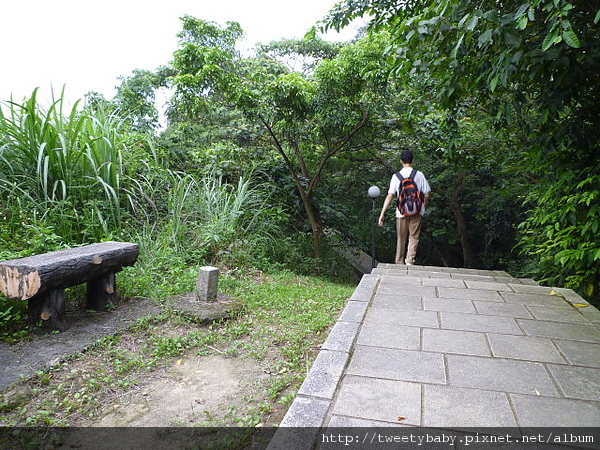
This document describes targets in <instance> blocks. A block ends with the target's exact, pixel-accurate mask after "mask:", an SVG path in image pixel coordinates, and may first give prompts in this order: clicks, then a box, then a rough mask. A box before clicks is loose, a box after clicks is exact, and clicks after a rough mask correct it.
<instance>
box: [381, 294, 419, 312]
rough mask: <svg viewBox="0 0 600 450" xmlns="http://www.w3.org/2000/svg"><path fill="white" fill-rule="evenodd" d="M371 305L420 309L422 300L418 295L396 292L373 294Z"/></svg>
mask: <svg viewBox="0 0 600 450" xmlns="http://www.w3.org/2000/svg"><path fill="white" fill-rule="evenodd" d="M373 305H374V306H377V307H378V308H387V309H413V310H418V311H420V310H422V309H423V301H422V300H421V297H419V296H413V295H402V296H400V295H397V294H375V297H374V298H373Z"/></svg>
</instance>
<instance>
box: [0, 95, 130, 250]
mask: <svg viewBox="0 0 600 450" xmlns="http://www.w3.org/2000/svg"><path fill="white" fill-rule="evenodd" d="M36 93H37V90H36V91H34V92H33V93H32V96H31V98H30V99H29V100H27V101H25V102H24V103H23V104H22V105H18V104H15V103H9V104H8V107H9V109H8V112H7V114H6V115H5V114H0V195H1V196H2V198H4V199H6V201H3V202H2V206H1V208H2V210H1V211H0V213H1V214H2V215H3V216H5V217H6V218H7V220H8V222H9V223H10V224H11V227H13V228H18V227H20V224H21V223H22V221H21V220H20V216H21V215H22V214H23V212H26V216H27V217H29V218H30V219H31V218H33V220H34V221H36V222H42V223H44V224H45V225H46V226H48V227H50V228H52V229H53V230H54V231H55V232H56V233H57V234H58V235H60V236H62V238H63V239H65V240H68V241H93V240H98V239H100V238H101V237H103V236H106V235H107V234H108V232H109V230H111V229H116V228H118V226H119V224H120V223H121V219H122V209H121V198H120V195H121V164H122V158H121V155H122V150H123V141H122V137H121V134H120V132H119V127H120V121H119V119H118V117H116V116H112V115H106V114H104V112H103V111H100V110H98V111H95V112H93V113H91V112H88V111H85V110H84V111H79V110H78V105H77V103H76V104H75V105H74V106H73V107H72V109H71V111H70V112H69V113H68V114H66V113H64V112H63V106H64V92H63V93H62V95H61V97H60V98H59V99H58V100H56V101H55V102H54V103H53V104H52V105H51V106H50V108H49V109H48V110H47V111H46V110H44V109H43V108H42V107H41V106H39V105H38V104H37V96H36Z"/></svg>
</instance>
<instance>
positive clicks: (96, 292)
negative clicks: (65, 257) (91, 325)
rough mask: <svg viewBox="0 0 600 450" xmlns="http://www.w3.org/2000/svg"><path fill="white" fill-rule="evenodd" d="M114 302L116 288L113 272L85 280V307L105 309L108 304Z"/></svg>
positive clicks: (115, 300) (96, 309)
mask: <svg viewBox="0 0 600 450" xmlns="http://www.w3.org/2000/svg"><path fill="white" fill-rule="evenodd" d="M116 304H117V288H116V283H115V274H114V273H109V274H108V275H105V276H102V277H99V278H95V279H93V280H90V281H88V282H87V309H93V310H95V311H106V309H107V307H108V306H109V305H116Z"/></svg>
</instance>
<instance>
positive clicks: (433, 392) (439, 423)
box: [421, 385, 517, 429]
mask: <svg viewBox="0 0 600 450" xmlns="http://www.w3.org/2000/svg"><path fill="white" fill-rule="evenodd" d="M424 391H425V392H424V398H425V401H424V404H423V420H422V422H421V425H422V426H426V427H439V428H451V429H452V428H468V427H473V426H475V424H476V425H477V426H478V427H515V426H517V423H516V421H515V418H514V415H513V412H512V410H511V407H510V403H509V401H508V398H507V396H506V394H504V393H503V392H492V391H481V390H476V389H464V388H457V387H453V386H433V385H425V387H424Z"/></svg>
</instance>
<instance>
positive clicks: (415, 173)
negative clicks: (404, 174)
mask: <svg viewBox="0 0 600 450" xmlns="http://www.w3.org/2000/svg"><path fill="white" fill-rule="evenodd" d="M416 176H417V169H413V170H412V172H411V173H410V179H411V180H413V181H415V177H416Z"/></svg>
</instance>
